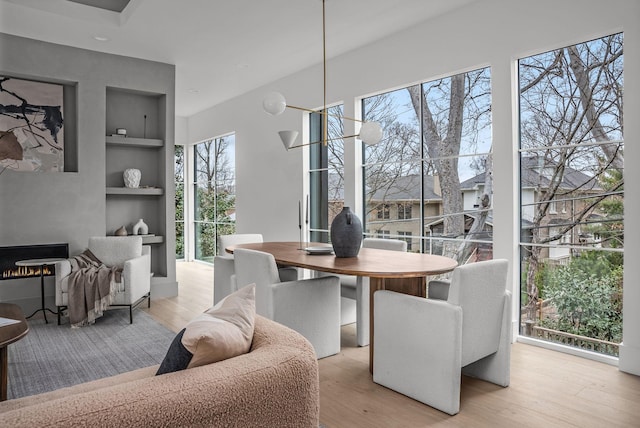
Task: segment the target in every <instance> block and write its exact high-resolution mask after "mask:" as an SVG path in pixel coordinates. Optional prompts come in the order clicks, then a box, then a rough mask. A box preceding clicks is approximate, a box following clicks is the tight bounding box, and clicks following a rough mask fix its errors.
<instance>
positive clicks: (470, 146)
mask: <svg viewBox="0 0 640 428" xmlns="http://www.w3.org/2000/svg"><path fill="white" fill-rule="evenodd" d="M363 117H364V118H365V119H366V120H375V121H378V122H380V123H381V124H382V126H383V128H384V133H385V135H384V138H383V139H382V141H381V142H380V143H378V144H377V145H375V146H365V145H363V160H364V162H363V163H364V164H363V177H364V201H363V206H364V207H365V212H364V214H363V219H364V220H363V222H364V224H365V228H369V229H372V230H379V229H381V228H382V227H383V226H386V225H388V224H389V223H392V224H394V223H395V222H398V223H399V224H398V225H397V226H401V229H402V231H403V233H402V235H400V233H398V235H397V236H398V237H401V238H402V239H406V240H407V242H413V243H415V244H416V245H412V246H411V248H412V250H413V251H419V252H427V253H434V254H444V255H447V256H451V257H454V258H456V259H457V260H458V261H459V262H460V263H466V262H469V261H476V260H484V259H490V258H492V211H491V196H492V191H491V189H492V182H491V179H492V160H491V155H490V153H491V92H490V69H489V68H483V69H480V70H474V71H469V72H467V73H462V74H457V75H454V76H450V77H446V78H443V79H438V80H433V81H429V82H425V83H422V84H419V85H415V86H410V87H406V88H403V89H399V90H396V91H393V92H388V93H383V94H379V95H375V96H372V97H369V98H365V99H364V100H363ZM460 117H462V118H463V119H462V120H460V121H458V120H457V118H460ZM478 189H482V192H483V193H482V197H481V198H478V197H477V194H476V192H477V191H478ZM478 201H480V202H478ZM474 205H479V206H477V207H474ZM389 206H394V207H397V209H398V215H397V217H394V218H393V219H391V220H390V216H389V211H388V209H387V208H384V207H389ZM380 207H383V208H380ZM396 218H397V219H396ZM394 225H395V224H394ZM391 237H392V238H393V237H394V236H391ZM462 244H464V245H462Z"/></svg>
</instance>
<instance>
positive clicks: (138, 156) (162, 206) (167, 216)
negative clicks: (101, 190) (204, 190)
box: [104, 88, 177, 296]
mask: <svg viewBox="0 0 640 428" xmlns="http://www.w3.org/2000/svg"><path fill="white" fill-rule="evenodd" d="M166 103H167V97H166V95H165V94H155V93H147V92H142V91H139V90H136V89H135V88H130V89H123V88H107V93H106V122H105V130H104V131H105V137H104V144H105V151H106V156H105V167H106V168H105V169H106V171H105V173H106V175H105V179H106V180H105V195H106V213H105V222H106V224H105V232H106V234H107V235H113V234H114V233H115V231H116V230H118V229H119V228H121V227H124V228H125V229H126V230H127V231H128V232H129V233H131V231H132V228H133V225H134V224H135V223H136V222H137V221H138V220H139V219H143V220H144V222H145V223H146V224H147V225H148V228H149V233H150V235H140V236H142V242H143V244H145V245H151V246H152V249H151V271H152V272H153V273H154V275H153V278H152V280H151V294H152V296H154V295H155V293H156V291H158V290H160V291H159V292H160V295H162V294H169V293H170V294H174V293H175V292H177V284H176V283H175V279H174V278H175V273H174V272H175V270H174V269H175V268H174V266H172V262H173V260H175V247H174V244H173V243H174V241H173V239H172V236H170V234H172V233H174V230H173V229H174V219H173V215H172V209H171V208H172V207H173V205H174V201H173V200H172V199H173V191H172V189H173V188H172V186H173V174H172V168H171V167H172V164H171V163H170V161H171V159H173V144H172V142H171V141H172V140H171V138H170V137H167V135H168V133H169V131H170V130H172V129H173V128H172V127H170V126H169V123H170V121H171V120H172V117H171V116H170V115H168V114H167V105H166ZM118 129H126V133H127V136H126V137H125V136H119V135H115V134H116V132H117V130H118ZM167 138H169V141H170V143H169V145H167V141H166V139H167ZM129 168H135V169H138V170H140V172H141V178H140V185H139V187H137V188H129V187H125V186H124V179H123V172H124V171H125V170H126V169H129ZM158 287H159V288H158ZM169 290H170V291H169Z"/></svg>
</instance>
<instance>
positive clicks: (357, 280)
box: [339, 238, 407, 346]
mask: <svg viewBox="0 0 640 428" xmlns="http://www.w3.org/2000/svg"><path fill="white" fill-rule="evenodd" d="M362 247H363V248H377V249H380V250H391V251H407V242H406V241H403V240H400V239H381V238H365V239H364V240H363V241H362ZM339 278H340V296H341V297H342V299H341V305H342V308H343V311H342V318H341V319H342V325H345V324H352V323H353V321H354V319H353V318H354V317H353V315H351V314H352V313H353V310H351V311H350V310H349V307H351V308H352V307H353V305H352V304H350V300H354V301H355V322H356V338H357V342H358V346H367V345H369V278H363V277H356V276H352V275H339ZM345 299H346V301H345Z"/></svg>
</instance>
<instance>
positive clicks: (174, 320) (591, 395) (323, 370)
mask: <svg viewBox="0 0 640 428" xmlns="http://www.w3.org/2000/svg"><path fill="white" fill-rule="evenodd" d="M176 272H177V278H178V283H179V296H177V297H172V298H167V299H153V300H152V303H151V309H147V308H146V306H145V307H144V308H143V310H145V311H147V312H148V313H150V314H151V316H153V317H154V318H155V319H157V320H158V321H159V322H161V323H163V324H164V325H166V326H167V328H169V329H171V330H172V331H175V332H178V331H179V330H180V329H182V328H183V327H184V325H185V324H186V323H187V322H188V321H189V320H191V319H192V318H194V317H195V316H196V315H198V314H200V313H201V312H202V311H204V310H206V309H208V308H209V307H211V306H212V304H213V268H212V267H211V266H209V265H205V264H202V263H191V262H190V263H184V262H179V263H178V264H177V269H176ZM341 332H342V336H341V339H342V340H341V346H342V347H341V351H340V353H339V354H337V355H334V356H331V357H327V358H323V359H321V360H319V367H320V420H321V422H322V424H323V425H324V426H325V427H326V428H343V427H344V428H353V427H366V428H378V427H379V428H394V427H397V428H405V427H408V428H420V427H433V426H437V427H465V428H466V427H492V428H503V427H504V428H511V427H515V426H517V427H531V428H538V427H549V426H553V427H579V428H590V427H594V428H595V427H598V428H599V427H604V426H606V427H640V422H639V421H640V404H639V403H640V377H638V376H633V375H629V374H626V373H622V372H620V371H619V370H618V369H617V368H616V367H614V366H611V365H607V364H603V363H598V362H595V361H591V360H587V359H584V358H580V357H576V356H572V355H568V354H563V353H559V352H556V351H551V350H548V349H544V348H540V347H536V346H532V345H526V344H522V343H515V344H514V345H513V347H512V358H511V385H510V386H509V387H508V388H502V387H499V386H496V385H493V384H491V383H488V382H484V381H480V380H477V379H471V378H467V377H463V380H462V390H461V405H460V413H458V414H457V415H456V416H449V415H447V414H445V413H442V412H440V411H438V410H435V409H433V408H431V407H429V406H426V405H424V404H422V403H420V402H418V401H415V400H413V399H411V398H408V397H405V396H403V395H401V394H398V393H396V392H394V391H392V390H390V389H387V388H385V387H383V386H380V385H377V384H375V383H374V382H373V380H372V377H371V374H370V373H369V348H368V347H362V348H360V347H358V346H356V336H355V326H354V325H347V326H343V327H342V330H341Z"/></svg>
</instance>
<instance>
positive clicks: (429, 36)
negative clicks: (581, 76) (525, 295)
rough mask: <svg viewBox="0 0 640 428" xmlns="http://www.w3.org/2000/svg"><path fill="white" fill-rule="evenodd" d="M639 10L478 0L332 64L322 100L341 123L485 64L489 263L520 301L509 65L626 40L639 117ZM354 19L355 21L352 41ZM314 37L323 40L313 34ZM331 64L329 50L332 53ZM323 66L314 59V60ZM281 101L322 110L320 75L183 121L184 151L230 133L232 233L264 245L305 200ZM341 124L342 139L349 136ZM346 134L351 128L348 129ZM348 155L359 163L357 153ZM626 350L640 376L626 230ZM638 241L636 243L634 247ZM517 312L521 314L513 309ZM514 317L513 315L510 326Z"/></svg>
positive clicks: (287, 232) (629, 207) (636, 196)
mask: <svg viewBox="0 0 640 428" xmlns="http://www.w3.org/2000/svg"><path fill="white" fill-rule="evenodd" d="M639 23H640V2H637V1H634V0H609V1H607V2H602V1H600V0H539V1H536V2H531V1H524V0H518V1H510V0H482V1H479V2H477V3H473V4H471V5H469V6H466V7H463V8H461V9H458V10H457V11H455V12H453V13H451V14H447V15H445V16H441V17H439V18H438V19H435V20H432V21H429V22H426V23H424V24H422V25H419V26H416V27H413V28H410V29H407V30H406V31H404V32H402V33H399V34H397V35H395V36H392V37H388V38H386V39H384V40H381V41H379V42H376V43H374V44H371V45H369V46H367V47H364V48H362V49H358V50H357V51H354V52H351V53H349V54H347V55H343V56H340V57H337V58H334V59H331V60H330V61H329V63H328V75H327V89H328V102H329V103H335V102H339V101H342V102H344V106H345V112H344V113H345V116H351V117H353V116H354V115H355V108H354V106H355V105H356V103H355V100H356V99H357V98H359V97H362V96H366V95H370V94H372V93H376V92H380V91H384V90H389V89H394V88H398V87H404V86H407V85H409V84H411V83H415V82H420V81H425V80H430V79H434V78H438V77H440V76H443V75H450V74H453V73H457V72H461V71H464V70H471V69H475V68H479V67H484V66H491V76H492V113H493V144H494V171H495V176H494V183H495V185H494V224H495V225H496V226H495V228H494V254H495V257H505V258H508V259H509V260H511V262H512V263H511V267H512V269H511V270H512V278H513V288H514V295H515V296H519V283H518V275H519V272H518V271H519V266H518V262H517V261H518V249H517V242H518V237H519V230H518V217H517V215H518V213H517V207H518V205H519V203H518V194H517V188H518V175H517V158H518V154H517V150H516V147H517V132H516V128H515V127H516V126H517V120H516V118H517V112H516V110H515V109H516V105H517V103H516V102H515V101H516V98H515V95H514V91H513V89H514V88H515V87H516V85H517V82H516V80H515V76H516V67H515V60H517V58H520V57H524V56H528V55H531V54H535V53H539V52H543V51H547V50H550V49H554V48H559V47H563V46H567V45H570V44H573V43H579V42H584V41H587V40H590V39H593V38H596V37H600V36H604V35H607V34H611V33H615V32H619V31H624V32H625V76H626V77H627V78H626V81H625V86H626V87H625V92H626V94H625V117H627V118H629V117H631V118H637V117H640V105H639V103H640V101H638V100H639V99H640V83H638V81H637V78H636V79H634V77H637V76H640V30H639V29H638V28H637V27H638V24H639ZM358 24H359V22H358V20H354V27H355V28H354V31H357V25H358ZM318 37H320V34H319V35H318ZM329 55H330V52H329ZM319 60H320V58H319ZM271 90H277V91H280V92H282V93H283V94H285V96H286V97H287V99H288V101H289V102H290V103H291V104H294V105H302V106H306V107H317V106H320V105H322V98H321V97H322V74H321V66H320V65H318V66H317V67H314V68H312V69H308V70H305V71H303V72H300V73H297V74H295V75H292V76H289V77H287V78H286V79H282V80H280V81H277V82H274V83H273V84H271V85H268V86H267V87H264V88H261V89H260V90H256V91H252V92H249V93H247V94H245V95H243V96H241V97H238V98H236V99H233V100H230V101H228V102H225V103H223V104H221V105H218V106H216V107H214V108H211V109H209V110H207V111H204V112H201V113H199V114H196V115H194V116H192V117H190V118H189V119H188V128H189V141H190V142H191V143H193V142H196V141H200V140H203V139H205V138H209V137H212V136H217V135H221V134H224V133H227V132H232V131H234V132H235V133H236V168H237V170H236V172H237V180H238V181H237V193H238V201H237V210H238V215H237V221H238V225H237V227H238V231H239V232H260V233H263V234H264V236H265V238H266V239H267V240H269V239H272V240H273V239H278V240H296V239H297V236H298V235H297V233H298V229H297V202H298V200H302V199H303V198H304V195H305V194H306V190H305V186H304V183H305V177H304V168H305V165H304V157H303V151H302V150H292V151H290V152H286V151H285V150H284V149H283V148H282V145H281V143H280V140H279V137H278V135H277V131H278V130H282V129H301V127H302V118H301V115H300V114H299V113H297V112H294V111H287V112H285V113H284V114H283V115H282V116H279V117H275V118H274V117H270V116H268V115H267V114H266V113H264V112H263V111H262V107H261V104H262V98H263V97H264V95H265V94H266V93H267V92H269V91H271ZM639 122H640V121H638V120H627V121H626V124H625V140H626V141H631V142H633V141H637V140H638V139H639V138H638V137H639V136H640V124H639ZM352 126H353V124H352V123H350V122H349V121H347V122H346V124H345V127H346V129H345V132H346V133H350V129H349V127H352ZM352 130H353V129H351V131H352ZM347 148H351V149H350V150H348V151H347V153H346V155H345V156H346V159H347V161H348V162H346V163H347V164H352V165H353V164H355V159H356V158H357V156H356V155H355V148H354V146H350V145H348V144H347ZM625 156H626V162H627V165H634V164H636V163H637V162H636V161H635V160H640V148H638V147H637V146H634V145H632V144H629V145H628V146H627V147H625ZM638 170H639V169H638V168H627V170H626V171H625V176H626V194H625V203H626V204H625V210H626V218H627V219H635V218H639V215H640V192H639V191H638V190H637V189H635V188H634V187H635V186H638V185H639V184H637V183H640V177H638V175H640V171H638ZM357 176H358V168H357V166H355V165H353V167H352V168H349V167H348V166H347V171H346V187H347V190H346V192H345V202H346V203H347V204H349V205H351V206H354V207H358V206H359V205H360V204H359V201H358V190H357V189H358V186H357V185H356V184H355V180H356V177H357ZM625 228H626V234H627V236H626V239H625V241H626V253H625V254H626V257H625V258H626V263H625V296H624V304H625V308H624V317H625V320H624V322H625V324H624V327H625V333H624V345H623V346H622V349H621V356H620V368H621V369H623V370H625V371H629V372H633V373H636V374H640V287H638V286H637V282H636V281H634V280H633V278H638V277H639V275H640V266H639V264H638V263H633V261H634V260H633V259H634V258H636V257H634V255H637V254H639V253H640V249H639V248H638V247H639V246H640V243H639V241H640V240H639V239H637V238H638V234H639V230H638V229H639V228H640V225H638V223H637V222H633V221H630V220H629V221H627V222H626V224H625ZM634 238H635V239H634ZM515 306H516V308H517V305H515ZM516 317H517V309H514V320H515V319H516Z"/></svg>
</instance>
